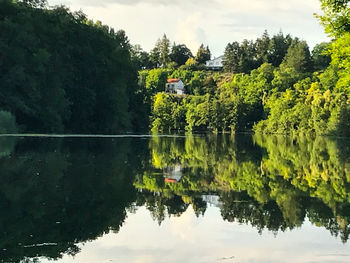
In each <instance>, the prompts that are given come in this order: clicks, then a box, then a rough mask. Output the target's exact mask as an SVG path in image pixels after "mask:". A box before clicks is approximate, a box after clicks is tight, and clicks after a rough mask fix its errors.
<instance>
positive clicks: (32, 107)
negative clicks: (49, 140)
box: [0, 0, 142, 133]
mask: <svg viewBox="0 0 350 263" xmlns="http://www.w3.org/2000/svg"><path fill="white" fill-rule="evenodd" d="M0 46H1V48H0V72H1V73H0V87H1V92H0V109H1V110H3V111H5V112H9V113H10V114H11V115H12V120H14V119H15V121H16V122H17V124H18V126H19V130H20V131H24V132H54V133H62V132H66V133H71V132H72V133H119V132H126V131H130V130H134V129H136V128H139V127H140V124H139V121H138V118H140V116H141V115H142V114H141V113H139V112H138V109H137V108H136V107H134V106H133V105H135V104H138V100H140V98H138V96H139V95H137V94H136V92H135V91H136V90H137V81H136V79H137V70H136V69H135V68H134V66H133V63H132V61H131V57H130V50H131V45H130V43H129V40H128V39H127V36H126V35H125V32H124V31H122V30H119V31H115V30H114V29H113V28H110V27H108V26H106V25H103V24H102V23H101V22H99V21H97V22H93V21H91V20H89V19H88V18H87V17H86V15H85V14H83V13H82V12H71V11H69V9H68V8H66V7H64V6H58V7H55V8H49V7H47V5H46V3H45V1H39V0H36V1H33V0H26V1H11V0H3V1H1V2H0ZM1 116H3V115H1ZM2 119H3V118H1V120H0V123H1V124H3V125H6V124H4V123H5V122H6V121H2ZM7 119H8V118H7ZM6 123H9V122H8V121H7V122H6ZM136 123H137V124H138V125H136ZM6 130H7V132H13V129H12V128H11V125H9V128H6Z"/></svg>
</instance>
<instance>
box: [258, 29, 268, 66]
mask: <svg viewBox="0 0 350 263" xmlns="http://www.w3.org/2000/svg"><path fill="white" fill-rule="evenodd" d="M255 48H256V60H257V63H258V65H261V64H263V63H265V62H268V59H269V58H268V56H269V49H270V36H269V34H268V33H267V31H266V30H265V32H264V34H263V35H262V36H261V38H258V39H257V40H256V42H255Z"/></svg>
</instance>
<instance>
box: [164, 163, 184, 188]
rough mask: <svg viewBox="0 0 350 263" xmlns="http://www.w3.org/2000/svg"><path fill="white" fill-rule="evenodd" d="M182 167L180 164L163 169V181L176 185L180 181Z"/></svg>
mask: <svg viewBox="0 0 350 263" xmlns="http://www.w3.org/2000/svg"><path fill="white" fill-rule="evenodd" d="M182 170H183V167H182V165H180V164H177V165H175V166H167V167H165V168H164V169H163V175H164V181H165V182H166V183H177V182H179V181H180V180H181V177H182Z"/></svg>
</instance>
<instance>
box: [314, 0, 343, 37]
mask: <svg viewBox="0 0 350 263" xmlns="http://www.w3.org/2000/svg"><path fill="white" fill-rule="evenodd" d="M320 1H321V7H322V10H323V12H324V15H323V16H319V15H317V17H318V18H319V20H320V22H321V24H322V25H323V26H324V27H325V31H326V33H328V34H329V35H331V36H335V37H340V36H342V35H343V34H345V33H349V32H350V7H349V1H348V0H320Z"/></svg>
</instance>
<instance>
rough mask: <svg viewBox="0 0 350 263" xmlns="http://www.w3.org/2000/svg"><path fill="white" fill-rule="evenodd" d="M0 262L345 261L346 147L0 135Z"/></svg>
mask: <svg viewBox="0 0 350 263" xmlns="http://www.w3.org/2000/svg"><path fill="white" fill-rule="evenodd" d="M0 171H1V172H0V177H1V184H0V209H1V211H2V212H1V214H0V234H1V235H0V248H1V250H0V260H1V262H55V261H56V262H72V263H73V262H74V263H76V262H87V263H89V262H91V263H95V262H96V263H97V262H132V263H133V262H135V263H136V262H137V263H138V262H349V261H350V250H349V244H348V238H349V233H350V232H349V231H350V227H349V226H350V225H349V224H350V205H349V202H350V184H349V181H350V141H349V140H345V139H342V140H336V139H329V138H315V139H307V138H290V137H281V136H279V137H278V136H268V137H264V136H250V135H245V136H243V135H239V136H221V135H220V136H187V137H181V136H179V137H177V136H172V137H152V136H151V137H148V136H146V137H145V136H143V137H134V136H129V137H113V138H112V137H104V138H93V137H89V138H86V137H85V138H79V137H68V138H59V137H55V138H51V137H26V138H24V137H1V138H0Z"/></svg>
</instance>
